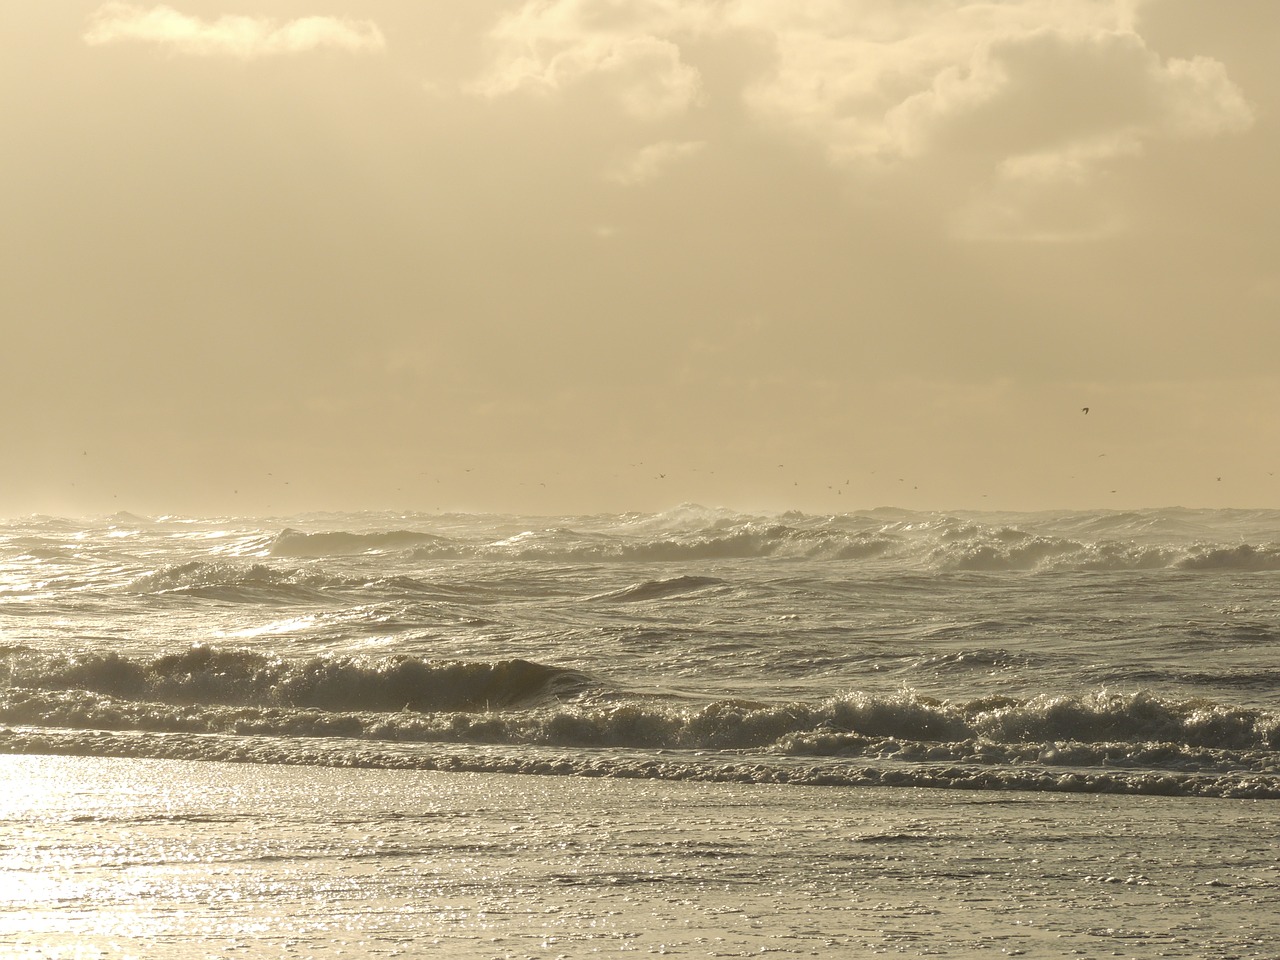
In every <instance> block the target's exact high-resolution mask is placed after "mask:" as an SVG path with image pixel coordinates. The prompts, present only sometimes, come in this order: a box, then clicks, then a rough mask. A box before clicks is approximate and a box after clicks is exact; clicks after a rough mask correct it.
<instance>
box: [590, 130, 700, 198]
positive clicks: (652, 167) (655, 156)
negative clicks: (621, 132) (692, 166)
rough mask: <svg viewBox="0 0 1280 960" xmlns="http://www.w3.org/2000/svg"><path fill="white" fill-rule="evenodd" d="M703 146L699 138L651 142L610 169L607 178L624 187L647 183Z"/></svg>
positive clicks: (691, 155) (697, 151)
mask: <svg viewBox="0 0 1280 960" xmlns="http://www.w3.org/2000/svg"><path fill="white" fill-rule="evenodd" d="M705 146H706V144H705V143H704V142H703V141H701V140H663V141H662V142H660V143H651V144H649V146H647V147H644V148H642V149H640V150H638V151H637V152H636V153H635V154H634V155H633V156H632V157H631V158H630V159H628V160H627V161H626V162H625V163H623V164H620V165H619V166H617V167H616V168H615V169H613V170H612V171H610V172H609V174H608V176H607V179H609V180H612V181H613V182H614V183H619V184H622V185H623V186H626V187H631V186H637V185H639V184H642V183H648V182H649V181H650V180H655V179H657V178H658V177H660V176H662V174H663V173H665V172H666V171H667V169H668V168H670V167H671V166H672V165H673V164H676V163H679V162H680V161H682V160H686V159H688V158H690V157H693V156H696V155H697V154H698V153H700V152H702V149H703V148H704V147H705Z"/></svg>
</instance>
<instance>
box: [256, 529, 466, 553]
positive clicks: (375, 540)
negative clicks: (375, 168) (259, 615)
mask: <svg viewBox="0 0 1280 960" xmlns="http://www.w3.org/2000/svg"><path fill="white" fill-rule="evenodd" d="M415 547H417V548H423V547H427V548H430V549H431V550H432V551H433V552H434V553H436V554H437V555H439V556H458V555H460V553H459V549H458V548H457V547H456V546H455V545H454V544H453V542H452V541H450V540H449V539H448V538H447V537H439V536H435V535H433V534H430V533H418V532H415V531H412V530H392V531H388V532H384V533H347V532H345V531H333V532H327V533H303V532H301V531H299V530H293V529H286V530H282V531H281V532H280V533H279V534H277V535H276V537H275V539H274V540H272V541H271V545H270V546H269V548H268V552H269V553H270V554H271V555H272V556H275V557H332V556H352V555H356V554H361V553H382V552H387V551H397V550H408V549H411V548H415Z"/></svg>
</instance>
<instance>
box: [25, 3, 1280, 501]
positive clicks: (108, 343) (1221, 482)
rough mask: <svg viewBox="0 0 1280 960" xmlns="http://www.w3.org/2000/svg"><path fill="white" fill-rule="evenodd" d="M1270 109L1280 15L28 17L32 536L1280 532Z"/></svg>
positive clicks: (913, 6) (844, 7) (1172, 8)
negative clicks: (568, 516) (482, 517)
mask: <svg viewBox="0 0 1280 960" xmlns="http://www.w3.org/2000/svg"><path fill="white" fill-rule="evenodd" d="M1278 115H1280V3H1277V2H1275V0H1227V2H1224V3H1206V2H1204V0H1145V2H1144V0H1118V2H1101V0H1002V2H989V3H980V2H972V3H970V2H962V0H502V2H496V0H361V2H360V3H352V2H347V3H340V2H331V0H257V2H254V3H250V2H230V0H172V2H171V3H168V4H162V5H157V4H154V3H149V2H138V3H101V2H81V0H57V2H33V0H0V120H2V122H3V140H2V141H0V244H2V251H0V252H2V257H0V323H2V324H3V327H2V331H3V342H2V344H0V347H2V351H3V352H2V353H0V398H2V400H3V404H4V413H5V415H4V418H3V420H2V421H0V458H2V459H0V464H2V465H3V471H2V476H0V482H2V484H3V486H2V487H0V512H4V513H8V514H20V513H27V512H33V511H44V512H80V511H90V512H96V511H103V510H114V509H130V510H135V511H138V512H145V513H173V512H187V513H193V512H200V513H204V512H222V511H233V510H235V511H242V512H259V511H268V512H278V513H283V512H289V511H294V510H304V509H316V508H335V509H347V508H365V507H368V508H406V509H425V510H433V509H436V508H443V509H475V510H487V509H495V510H522V511H530V512H538V513H550V512H576V511H595V510H628V509H635V510H652V509H662V508H665V507H668V506H672V505H675V504H677V503H680V502H682V501H696V502H701V503H705V504H708V505H725V506H731V507H738V508H748V509H754V508H764V509H782V508H788V507H796V508H800V509H805V510H810V511H823V512H826V511H842V510H854V509H861V508H866V507H873V506H877V505H898V506H905V507H919V508H939V509H956V508H1011V509H1039V508H1058V507H1067V508H1076V507H1078V508H1090V507H1132V506H1167V505H1178V504H1180V505H1184V506H1271V507H1277V506H1280V476H1275V475H1273V471H1274V472H1275V473H1276V474H1280V179H1278V175H1277V172H1276V171H1278V170H1280V128H1278V127H1277V117H1278ZM1086 406H1087V407H1089V410H1090V412H1089V413H1087V414H1085V413H1083V412H1082V408H1083V407H1086Z"/></svg>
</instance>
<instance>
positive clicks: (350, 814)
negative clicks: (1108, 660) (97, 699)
mask: <svg viewBox="0 0 1280 960" xmlns="http://www.w3.org/2000/svg"><path fill="white" fill-rule="evenodd" d="M0 784H3V786H2V787H0V819H2V821H3V823H4V825H5V828H4V838H5V839H4V846H3V854H2V859H0V877H2V878H3V880H2V881H0V891H2V893H0V896H2V897H3V899H2V900H0V947H2V948H3V951H4V953H5V954H6V955H8V956H17V957H30V958H35V957H43V958H55V957H56V958H68V960H69V958H81V957H94V956H102V957H155V956H165V957H193V958H194V957H200V958H206V957H232V956H241V957H272V956H281V957H283V956H296V957H308V956H336V955H346V956H357V957H393V956H427V955H433V954H434V955H444V952H445V951H446V950H447V955H449V956H454V957H464V956H465V957H477V958H479V957H576V956H615V955H618V956H620V955H632V954H638V955H648V954H680V955H684V956H747V955H756V954H759V953H763V952H768V953H777V954H781V955H785V956H830V955H833V953H838V954H840V955H845V956H857V955H864V956H865V955H872V954H886V955H894V956H949V957H970V956H972V957H978V956H994V955H1008V956H1040V957H1068V956H1085V957H1102V956H1123V957H1188V958H1190V957H1196V958H1209V957H1221V958H1226V957H1251V958H1263V957H1274V956H1275V950H1276V944H1277V943H1280V921H1278V920H1277V917H1280V909H1277V908H1278V907H1280V866H1277V864H1276V863H1275V860H1274V856H1273V844H1272V839H1273V838H1274V837H1275V836H1276V834H1277V827H1280V808H1277V807H1276V805H1275V804H1273V803H1268V802H1259V801H1235V800H1199V799H1177V798H1158V797H1137V798H1135V797H1112V796H1082V795H1057V794H1019V793H961V794H958V793H957V792H955V791H939V790H880V789H846V788H827V789H824V788H800V787H786V786H759V785H740V784H689V783H670V782H660V781H644V782H622V781H615V780H598V779H583V778H565V777H535V776H503V775H493V774H487V775H472V774H441V773H419V772H405V771H385V770H371V771H351V770H334V769H328V768H288V767H275V766H259V765H252V764H224V763H207V762H206V763H192V762H175V761H140V760H119V759H110V760H106V759H103V760H99V759H84V758H60V757H16V756H8V757H2V758H0Z"/></svg>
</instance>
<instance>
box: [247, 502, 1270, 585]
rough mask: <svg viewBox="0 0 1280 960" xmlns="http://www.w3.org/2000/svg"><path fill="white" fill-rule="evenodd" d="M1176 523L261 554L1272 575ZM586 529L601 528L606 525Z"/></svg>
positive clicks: (956, 519) (497, 542) (841, 528)
mask: <svg viewBox="0 0 1280 960" xmlns="http://www.w3.org/2000/svg"><path fill="white" fill-rule="evenodd" d="M1185 513H1187V514H1188V515H1187V516H1184V515H1183V513H1182V512H1178V511H1172V512H1169V511H1164V512H1162V511H1153V512H1148V513H1143V512H1131V513H1115V514H1108V513H1104V514H1084V515H1075V514H1067V515H1036V514H1029V515H1017V516H1010V515H991V516H981V515H963V516H955V515H948V514H909V513H905V512H903V511H889V512H885V513H883V514H881V513H879V512H875V513H871V514H863V515H847V516H839V517H808V516H804V515H801V514H787V515H783V516H782V517H778V518H759V517H751V516H745V515H735V514H732V513H729V512H726V511H720V512H705V511H704V512H698V511H696V510H693V509H689V510H686V511H684V512H680V513H677V514H674V515H655V516H652V517H644V518H640V517H633V516H631V515H622V516H619V517H615V518H612V522H611V523H607V524H606V528H605V529H590V530H583V529H579V528H575V527H570V526H564V525H561V526H552V527H544V528H537V529H527V530H524V531H521V532H518V533H514V534H511V533H504V534H502V535H501V536H498V537H495V538H492V539H487V538H485V539H482V538H477V537H476V536H475V535H472V536H471V538H462V537H458V536H443V535H439V534H436V533H430V532H425V531H413V530H391V531H382V532H352V531H342V530H333V531H327V532H313V533H304V532H301V531H298V530H294V529H291V528H290V529H285V530H283V531H281V532H280V533H279V534H277V535H276V536H275V537H274V538H273V539H272V540H271V541H270V543H269V544H268V546H267V548H266V552H267V554H268V555H270V556H273V557H296V558H319V557H325V556H360V555H377V554H380V553H396V554H405V555H408V556H409V557H411V558H412V559H416V560H422V561H429V560H437V559H459V558H477V559H501V560H528V561H555V562H584V563H593V562H640V563H664V562H671V563H680V562H694V561H714V560H735V559H752V558H777V559H781V560H786V559H797V560H825V561H850V562H865V563H875V564H881V565H886V566H888V567H906V568H911V569H917V570H921V571H932V572H948V571H955V572H1018V571H1027V572H1064V571H1099V572H1107V571H1117V572H1123V571H1130V570H1133V571H1141V570H1158V569H1182V570H1187V571H1219V570H1221V571H1233V570H1238V571H1242V572H1248V571H1275V570H1280V543H1277V541H1276V540H1275V539H1270V540H1265V539H1258V540H1256V541H1249V540H1242V541H1240V542H1235V543H1231V544H1223V543H1215V542H1214V541H1213V540H1212V539H1209V537H1210V536H1211V534H1212V527H1211V524H1210V522H1209V521H1210V519H1212V518H1208V517H1203V518H1202V517H1199V515H1198V514H1195V513H1193V512H1185ZM1215 516H1216V515H1215ZM605 519H606V520H607V519H608V518H605ZM1219 519H1221V518H1219ZM1237 519H1238V521H1239V523H1240V524H1242V525H1244V524H1245V523H1246V519H1247V520H1248V521H1249V523H1250V524H1251V525H1248V526H1245V527H1242V532H1254V533H1257V532H1262V531H1269V532H1271V533H1272V534H1273V535H1275V534H1276V533H1280V522H1277V525H1276V526H1275V527H1268V526H1266V523H1267V522H1271V521H1273V520H1276V518H1275V517H1273V516H1272V515H1271V514H1269V513H1267V514H1264V515H1262V516H1255V515H1254V514H1249V516H1248V517H1247V518H1237ZM511 522H513V521H511ZM591 522H592V523H594V524H597V525H599V524H601V523H604V522H605V520H602V519H601V518H595V519H593V520H592V521H591ZM1228 527H1230V524H1228ZM454 532H455V533H456V531H454Z"/></svg>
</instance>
